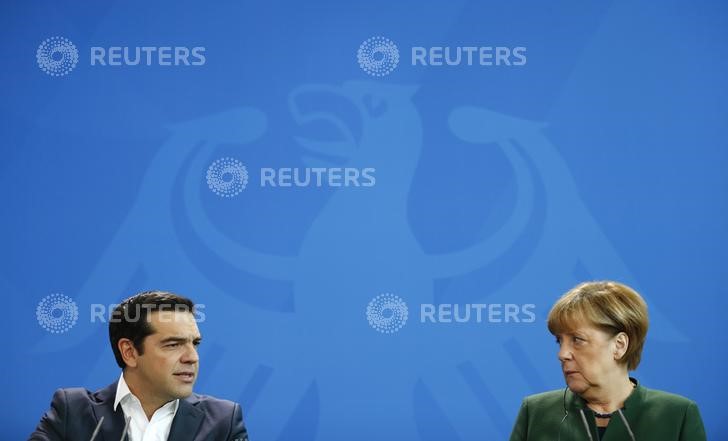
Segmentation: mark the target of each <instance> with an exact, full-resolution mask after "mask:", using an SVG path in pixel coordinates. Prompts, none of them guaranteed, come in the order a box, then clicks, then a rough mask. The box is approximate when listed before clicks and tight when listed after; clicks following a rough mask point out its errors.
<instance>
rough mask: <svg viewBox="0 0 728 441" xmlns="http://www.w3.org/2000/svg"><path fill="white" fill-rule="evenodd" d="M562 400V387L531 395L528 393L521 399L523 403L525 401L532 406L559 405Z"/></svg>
mask: <svg viewBox="0 0 728 441" xmlns="http://www.w3.org/2000/svg"><path fill="white" fill-rule="evenodd" d="M563 400H564V389H556V390H550V391H547V392H541V393H537V394H533V395H528V396H527V397H526V398H524V399H523V401H524V403H526V404H527V405H528V406H534V407H540V406H547V407H550V406H552V405H553V404H559V405H561V404H562V402H563Z"/></svg>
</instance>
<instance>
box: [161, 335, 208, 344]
mask: <svg viewBox="0 0 728 441" xmlns="http://www.w3.org/2000/svg"><path fill="white" fill-rule="evenodd" d="M190 340H192V341H193V342H199V341H201V340H202V337H199V336H198V337H193V338H191V339H190V338H187V337H178V336H172V337H167V338H164V339H162V340H160V341H159V342H160V343H161V344H165V343H173V342H174V343H184V342H187V341H190Z"/></svg>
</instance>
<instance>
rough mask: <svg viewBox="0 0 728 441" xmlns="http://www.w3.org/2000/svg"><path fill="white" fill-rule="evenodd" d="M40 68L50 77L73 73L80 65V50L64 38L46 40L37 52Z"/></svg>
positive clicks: (36, 57)
mask: <svg viewBox="0 0 728 441" xmlns="http://www.w3.org/2000/svg"><path fill="white" fill-rule="evenodd" d="M35 59H36V60H37V61H38V67H40V68H41V70H42V71H43V72H45V73H47V74H48V75H52V76H54V77H60V76H63V75H66V74H68V73H69V72H71V71H72V70H73V69H74V68H75V67H76V64H77V63H78V49H76V45H75V44H73V43H71V40H69V39H67V38H63V37H51V38H46V39H45V40H43V42H42V43H41V44H40V46H38V50H37V51H36V52H35Z"/></svg>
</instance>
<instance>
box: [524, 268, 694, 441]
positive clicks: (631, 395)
mask: <svg viewBox="0 0 728 441" xmlns="http://www.w3.org/2000/svg"><path fill="white" fill-rule="evenodd" d="M647 328H648V318H647V305H646V304H645V301H644V299H642V297H641V296H640V295H639V294H638V293H637V292H635V291H634V290H633V289H632V288H630V287H628V286H626V285H623V284H621V283H617V282H610V281H607V282H587V283H582V284H580V285H578V286H576V287H575V288H573V289H572V290H570V291H569V292H567V293H566V294H564V295H563V296H562V297H561V298H560V299H559V300H558V301H557V302H556V304H555V305H554V306H553V307H552V308H551V311H550V312H549V315H548V329H549V331H550V332H551V333H552V334H553V335H554V336H555V337H556V342H557V344H558V346H559V351H558V358H559V361H560V362H561V370H562V372H563V375H564V380H565V381H566V388H564V389H563V390H556V391H551V392H545V393H541V394H537V395H532V396H529V397H526V398H525V399H524V400H523V404H522V405H521V410H520V412H519V413H518V417H517V419H516V423H515V426H514V428H513V432H512V433H511V438H510V439H511V441H538V440H548V441H554V440H555V441H571V440H574V441H576V440H589V441H595V440H597V441H598V440H603V441H610V440H614V441H617V440H619V441H622V440H626V441H651V440H659V441H671V440H675V441H704V440H705V439H706V438H705V429H704V427H703V421H702V419H701V417H700V412H699V411H698V406H697V405H696V404H695V402H693V401H690V400H689V399H687V398H685V397H682V396H680V395H675V394H671V393H667V392H662V391H658V390H653V389H648V388H646V387H644V386H642V385H641V384H639V382H638V381H637V380H636V379H634V378H631V377H630V376H629V371H632V370H635V369H636V368H637V366H638V365H639V363H640V359H641V357H642V348H643V346H644V343H645V337H646V336H647Z"/></svg>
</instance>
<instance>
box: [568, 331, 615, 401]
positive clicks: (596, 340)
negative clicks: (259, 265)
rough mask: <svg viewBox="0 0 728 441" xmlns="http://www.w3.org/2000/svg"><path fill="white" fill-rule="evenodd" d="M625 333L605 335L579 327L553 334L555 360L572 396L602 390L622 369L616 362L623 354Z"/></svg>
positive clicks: (605, 333)
mask: <svg viewBox="0 0 728 441" xmlns="http://www.w3.org/2000/svg"><path fill="white" fill-rule="evenodd" d="M625 338H626V334H624V333H620V334H617V335H616V336H615V335H612V334H609V333H607V332H605V331H603V330H601V329H599V328H597V327H595V326H592V325H585V324H582V325H581V326H577V327H575V328H574V329H573V330H571V331H569V332H565V333H563V334H557V335H556V342H557V343H558V345H559V353H558V357H559V360H560V361H561V370H562V372H563V374H564V379H565V380H566V384H567V386H569V389H571V391H572V392H574V393H576V394H584V393H585V392H587V391H588V390H589V389H590V388H593V387H602V386H604V385H605V384H606V383H607V382H609V381H610V380H611V379H613V378H615V374H618V373H620V372H621V370H622V369H624V365H620V364H618V363H617V360H618V359H619V358H621V356H622V355H624V352H625V351H626V344H627V342H626V341H625Z"/></svg>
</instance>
